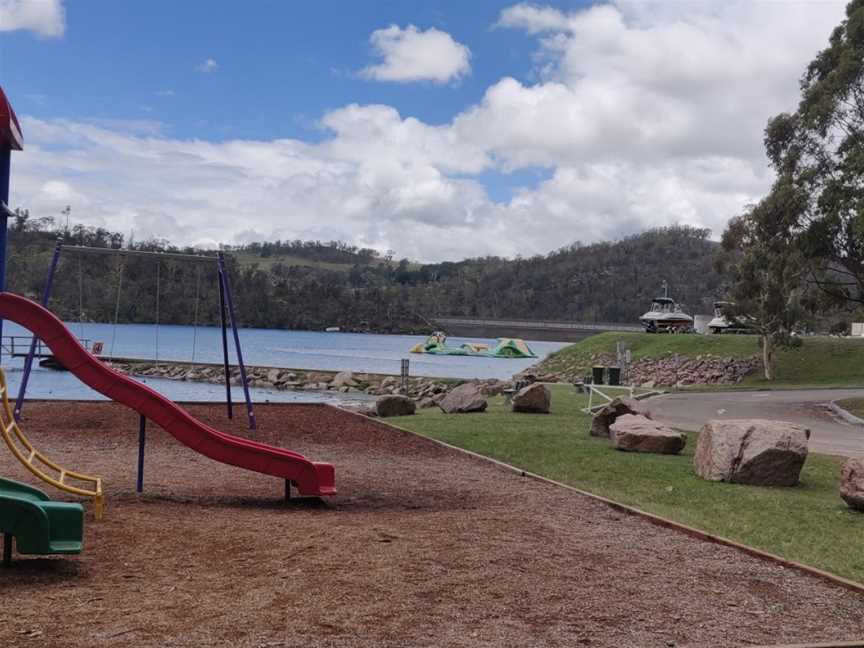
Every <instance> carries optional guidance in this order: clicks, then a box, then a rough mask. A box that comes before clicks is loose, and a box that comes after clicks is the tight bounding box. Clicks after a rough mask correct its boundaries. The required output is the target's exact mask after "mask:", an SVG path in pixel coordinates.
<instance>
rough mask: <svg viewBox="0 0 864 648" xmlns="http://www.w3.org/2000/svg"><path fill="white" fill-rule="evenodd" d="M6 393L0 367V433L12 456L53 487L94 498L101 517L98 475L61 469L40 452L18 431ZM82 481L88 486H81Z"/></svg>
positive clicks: (100, 491)
mask: <svg viewBox="0 0 864 648" xmlns="http://www.w3.org/2000/svg"><path fill="white" fill-rule="evenodd" d="M7 392H8V388H7V386H6V373H5V372H4V371H3V370H2V369H0V433H2V435H3V440H4V441H5V442H6V445H7V447H8V448H9V450H11V452H12V454H13V455H14V456H15V458H16V459H18V461H20V462H21V463H22V464H23V465H24V467H25V468H27V470H29V471H30V472H31V473H33V474H34V475H35V476H36V477H38V478H39V479H41V480H42V481H44V482H45V483H47V484H51V485H52V486H54V487H55V488H58V489H60V490H62V491H66V492H67V493H71V494H73V495H80V496H82V497H91V498H93V502H94V509H93V512H94V516H95V517H96V519H97V520H100V519H102V511H103V508H104V496H103V495H102V480H101V479H100V478H99V477H93V476H91V475H85V474H84V473H79V472H76V471H74V470H68V469H67V468H63V467H62V466H60V465H59V464H57V463H55V462H54V461H51V460H50V459H49V458H48V457H46V456H45V455H44V454H42V453H41V452H39V450H37V449H36V448H35V447H34V446H33V444H32V443H30V441H29V439H27V437H26V436H25V435H24V433H23V432H22V431H21V428H20V427H19V426H18V422H17V421H16V420H15V417H14V416H13V414H12V407H11V406H10V404H9V397H8V395H7ZM49 470H50V471H54V472H55V473H57V476H56V477H54V476H52V475H51V474H50V473H49V472H48V471H49ZM70 480H71V483H70ZM75 482H79V483H81V484H82V485H81V486H76V485H75ZM84 484H86V485H88V486H89V487H84V486H83V485H84Z"/></svg>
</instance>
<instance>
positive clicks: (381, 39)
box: [361, 25, 471, 83]
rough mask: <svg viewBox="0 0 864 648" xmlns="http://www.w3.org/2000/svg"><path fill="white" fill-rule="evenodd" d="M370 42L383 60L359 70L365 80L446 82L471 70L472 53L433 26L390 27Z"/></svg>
mask: <svg viewBox="0 0 864 648" xmlns="http://www.w3.org/2000/svg"><path fill="white" fill-rule="evenodd" d="M369 41H370V42H371V43H372V47H373V49H374V50H375V53H376V55H377V56H379V57H380V58H381V59H382V61H381V63H378V64H377V65H370V66H369V67H367V68H364V69H363V70H362V72H361V74H362V75H363V76H365V77H366V78H368V79H374V80H376V81H401V82H405V81H433V82H435V83H447V82H448V81H454V80H457V79H459V78H461V77H463V76H465V75H466V74H468V73H469V72H470V71H471V63H470V59H471V51H470V50H469V49H468V48H467V47H466V46H465V45H462V44H461V43H457V42H456V41H455V40H453V37H452V36H450V34H448V33H447V32H443V31H440V30H438V29H435V28H434V27H432V28H430V29H427V30H426V31H420V30H419V29H417V28H416V27H415V26H414V25H408V27H406V28H405V29H402V28H400V27H398V26H397V25H391V26H390V27H387V28H386V29H377V30H375V31H374V32H372V35H371V36H370V37H369Z"/></svg>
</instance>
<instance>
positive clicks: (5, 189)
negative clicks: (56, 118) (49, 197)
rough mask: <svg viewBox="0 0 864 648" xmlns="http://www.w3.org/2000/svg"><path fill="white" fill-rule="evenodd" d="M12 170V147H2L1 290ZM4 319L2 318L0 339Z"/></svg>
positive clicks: (0, 151)
mask: <svg viewBox="0 0 864 648" xmlns="http://www.w3.org/2000/svg"><path fill="white" fill-rule="evenodd" d="M11 170H12V149H11V148H8V147H5V146H4V147H3V148H2V149H0V292H4V291H5V290H6V232H7V229H8V227H9V212H8V211H7V209H8V205H9V174H10V172H11ZM2 338H3V320H2V319H0V339H2Z"/></svg>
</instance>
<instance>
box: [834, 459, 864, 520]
mask: <svg viewBox="0 0 864 648" xmlns="http://www.w3.org/2000/svg"><path fill="white" fill-rule="evenodd" d="M840 497H842V498H843V501H844V502H846V504H848V505H849V508H853V509H855V510H856V511H864V459H847V460H846V463H844V464H843V469H842V470H841V471H840Z"/></svg>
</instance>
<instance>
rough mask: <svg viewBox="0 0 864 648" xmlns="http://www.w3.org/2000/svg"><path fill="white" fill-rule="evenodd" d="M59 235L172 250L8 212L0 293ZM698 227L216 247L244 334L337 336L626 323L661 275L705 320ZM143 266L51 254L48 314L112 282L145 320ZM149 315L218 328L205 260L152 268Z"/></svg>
mask: <svg viewBox="0 0 864 648" xmlns="http://www.w3.org/2000/svg"><path fill="white" fill-rule="evenodd" d="M59 234H62V235H64V240H65V242H66V243H69V244H72V245H90V246H99V247H114V248H119V247H122V246H126V247H131V248H132V249H139V250H162V251H186V252H192V250H183V249H179V248H175V247H173V246H171V245H170V244H169V243H168V242H166V241H146V242H131V243H130V242H125V243H124V241H123V237H122V235H119V234H116V233H112V232H108V231H106V230H104V229H98V228H88V227H83V226H77V227H74V228H72V229H71V230H70V231H66V232H61V231H57V230H56V229H55V228H54V227H53V222H52V221H48V220H41V221H34V220H32V219H29V218H26V215H21V217H19V218H18V219H15V221H14V222H13V223H11V227H10V232H9V238H10V250H11V258H10V260H9V287H10V289H11V290H13V291H15V292H19V293H23V294H25V295H28V296H31V297H34V298H35V297H37V296H38V295H39V294H40V292H41V289H42V286H43V282H44V278H45V274H46V271H47V269H48V265H49V261H50V256H51V250H52V247H53V245H54V242H55V240H56V238H57V236H58V235H59ZM707 236H708V232H707V230H700V229H693V228H687V227H671V228H664V229H658V230H652V231H649V232H645V233H643V234H640V235H637V236H631V237H628V238H626V239H624V240H622V241H618V242H614V243H597V244H593V245H586V246H582V245H579V244H575V245H572V246H570V247H567V248H562V249H561V250H557V251H555V252H552V253H550V254H548V255H545V256H536V257H531V258H526V259H522V258H517V259H515V260H507V259H501V258H497V257H484V258H477V259H469V260H465V261H461V262H458V263H449V262H447V263H436V264H425V265H421V264H417V263H412V262H410V261H409V260H407V259H403V260H396V259H393V258H392V257H391V256H389V255H387V256H381V255H379V254H378V253H377V252H376V251H374V250H369V249H358V248H356V247H352V246H350V245H345V244H342V243H321V242H302V241H291V242H281V241H277V242H271V243H256V244H252V245H247V246H242V247H236V248H225V250H226V252H228V253H229V262H230V270H231V281H232V287H233V292H234V295H235V301H236V305H237V310H238V315H239V320H240V321H241V323H242V324H243V325H245V326H255V327H271V328H272V327H278V328H293V329H322V328H324V327H326V326H341V327H343V329H346V330H362V331H382V332H391V331H392V332H395V331H415V332H425V331H428V330H429V329H430V325H429V324H428V323H427V321H426V320H427V319H429V318H432V317H434V316H435V315H440V316H443V315H451V316H471V317H488V318H524V319H553V320H579V321H589V322H590V321H602V322H629V323H633V322H635V321H636V319H637V318H638V316H639V315H640V314H641V313H643V312H644V311H645V310H646V307H647V306H648V304H649V302H650V300H651V298H652V297H654V296H655V295H657V294H658V293H659V291H660V286H661V283H662V282H663V280H666V281H668V282H669V290H670V296H672V297H674V298H676V299H677V300H679V301H680V302H682V303H683V304H685V305H686V307H687V308H689V309H690V311H691V312H693V311H695V312H710V307H711V301H712V300H713V299H715V298H716V297H719V296H720V295H721V284H722V277H720V276H719V275H718V274H717V273H716V271H715V270H714V265H713V260H714V251H715V247H716V245H715V244H714V243H712V242H711V241H709V240H708V239H707ZM156 265H157V263H156V261H155V260H154V259H152V258H141V257H125V258H124V259H123V260H122V261H121V259H120V258H119V257H113V256H83V257H82V256H80V255H75V254H72V253H68V254H65V253H64V256H63V258H62V261H61V265H60V270H59V272H58V275H57V279H56V284H55V287H54V291H53V295H54V297H53V299H52V302H51V308H52V309H54V310H55V311H56V312H58V313H60V315H61V316H62V317H64V318H66V319H70V320H77V319H79V318H83V319H85V320H88V321H104V322H110V321H113V319H114V308H115V305H116V299H117V287H118V283H119V278H120V276H121V274H122V290H121V291H120V300H119V304H120V307H119V321H121V322H153V321H155V320H156V301H157V300H156V289H157V286H156V274H157V273H156ZM159 268H160V271H159V277H160V281H159V293H160V294H159V320H160V321H161V322H163V323H174V324H191V323H192V322H193V321H194V319H195V305H196V298H195V297H196V294H198V296H199V300H198V304H199V305H200V306H199V309H198V320H199V322H201V323H210V324H214V323H216V322H218V313H219V311H218V303H219V299H218V287H217V283H216V276H215V264H213V265H209V264H208V265H205V266H203V267H202V268H201V269H200V270H199V269H198V264H195V263H191V264H190V263H186V262H182V261H172V260H169V259H163V260H160V261H159Z"/></svg>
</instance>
